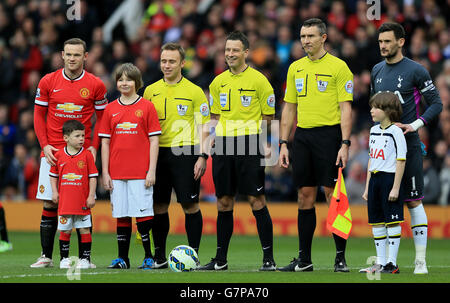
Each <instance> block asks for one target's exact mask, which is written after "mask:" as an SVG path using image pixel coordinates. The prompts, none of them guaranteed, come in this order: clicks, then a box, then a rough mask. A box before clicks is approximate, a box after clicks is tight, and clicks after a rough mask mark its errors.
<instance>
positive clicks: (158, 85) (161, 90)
mask: <svg viewBox="0 0 450 303" xmlns="http://www.w3.org/2000/svg"><path fill="white" fill-rule="evenodd" d="M184 58H185V52H184V49H183V48H182V47H181V46H180V45H179V44H177V43H167V44H165V45H163V46H162V48H161V58H160V67H161V71H162V72H163V75H164V77H163V78H162V79H161V80H159V81H157V82H155V83H153V84H151V85H149V86H147V88H146V89H145V91H144V98H145V99H147V100H150V101H151V102H153V104H154V105H155V109H156V111H157V113H158V118H159V123H160V125H161V136H160V141H159V154H158V162H157V167H156V183H155V185H154V193H153V201H154V202H153V208H154V213H155V216H154V223H153V230H152V233H153V241H154V246H155V260H154V261H155V263H154V265H153V268H154V269H160V268H167V258H166V240H167V235H168V233H169V226H170V224H169V223H170V222H169V214H168V208H169V204H170V199H171V195H172V188H173V189H174V190H175V193H176V197H177V201H178V202H179V203H180V204H181V206H182V208H183V211H184V213H185V227H186V234H187V238H188V243H189V246H191V247H192V248H194V249H195V250H196V252H197V253H198V250H199V247H200V240H201V236H202V228H203V218H202V213H201V210H200V207H199V203H198V202H199V194H200V179H201V177H202V176H203V174H204V173H205V170H206V160H207V159H208V155H207V154H206V153H205V149H204V147H205V142H206V139H207V137H208V135H209V132H208V130H207V123H208V122H209V120H210V114H209V112H210V110H209V104H208V100H207V98H206V96H205V94H204V92H203V90H202V89H201V88H200V87H199V86H197V85H195V84H194V83H192V82H191V81H189V80H188V79H186V78H184V77H183V75H182V73H181V70H182V68H183V66H184V62H185V61H184Z"/></svg>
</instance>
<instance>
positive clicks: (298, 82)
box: [295, 78, 305, 93]
mask: <svg viewBox="0 0 450 303" xmlns="http://www.w3.org/2000/svg"><path fill="white" fill-rule="evenodd" d="M304 82H305V79H304V78H301V79H295V88H296V89H297V91H298V92H299V93H301V92H302V90H303V85H304Z"/></svg>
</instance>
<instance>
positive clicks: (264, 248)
mask: <svg viewBox="0 0 450 303" xmlns="http://www.w3.org/2000/svg"><path fill="white" fill-rule="evenodd" d="M271 247H272V246H267V247H263V250H266V249H269V248H271Z"/></svg>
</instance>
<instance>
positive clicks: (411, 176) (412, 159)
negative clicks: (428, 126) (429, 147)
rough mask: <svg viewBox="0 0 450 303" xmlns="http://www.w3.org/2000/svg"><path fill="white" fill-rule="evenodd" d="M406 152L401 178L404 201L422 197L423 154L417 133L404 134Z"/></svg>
mask: <svg viewBox="0 0 450 303" xmlns="http://www.w3.org/2000/svg"><path fill="white" fill-rule="evenodd" d="M405 138H406V146H407V148H408V150H407V153H406V163H405V172H404V173H403V178H402V187H403V197H404V199H405V202H407V201H415V200H422V199H423V186H424V184H423V182H424V181H423V166H422V165H423V164H422V162H423V155H422V148H421V147H420V140H419V137H418V135H417V134H411V135H407V136H405Z"/></svg>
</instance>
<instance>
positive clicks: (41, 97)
mask: <svg viewBox="0 0 450 303" xmlns="http://www.w3.org/2000/svg"><path fill="white" fill-rule="evenodd" d="M87 56H88V53H87V50H86V43H85V42H84V41H83V40H81V39H78V38H72V39H69V40H67V41H66V42H64V50H63V51H62V58H63V60H64V68H62V69H59V70H57V71H55V72H52V73H49V74H47V75H45V76H44V77H43V78H42V79H41V81H40V82H39V85H38V88H37V91H36V98H35V110H34V129H35V132H36V136H37V138H38V140H39V144H40V146H41V148H42V153H41V166H40V170H39V185H38V192H37V195H36V198H37V199H39V200H42V201H43V202H44V207H43V211H42V218H41V225H40V236H41V246H42V254H41V256H40V257H39V258H38V260H37V262H35V263H33V264H32V265H31V267H33V268H42V267H51V266H53V261H52V253H53V243H54V239H55V233H56V229H57V224H58V222H57V207H58V206H57V204H54V203H53V202H52V189H51V186H50V177H49V171H50V166H52V165H55V160H56V158H55V156H54V154H55V152H56V151H57V150H58V149H60V148H63V147H64V145H65V142H64V140H63V136H62V126H63V124H64V122H65V121H67V120H71V119H74V120H78V121H80V122H81V123H83V124H84V126H85V127H86V140H85V145H84V147H85V148H86V149H87V150H89V151H91V152H92V154H93V155H94V159H95V156H96V154H97V148H98V145H99V138H98V136H97V135H96V134H97V125H99V123H96V128H95V130H94V136H93V138H92V140H91V128H92V117H93V114H94V112H95V114H96V118H97V121H100V120H101V117H102V115H103V110H104V109H105V107H106V105H107V103H108V100H107V99H106V87H105V85H104V84H103V82H102V81H101V80H100V79H99V78H98V77H96V76H94V75H93V74H91V73H89V72H87V71H85V70H84V62H85V61H86V58H87Z"/></svg>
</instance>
